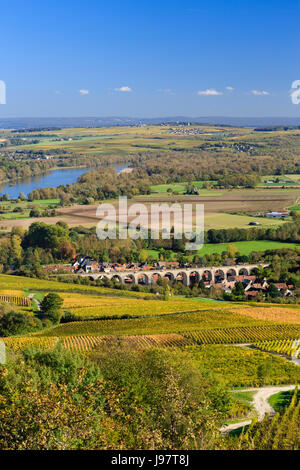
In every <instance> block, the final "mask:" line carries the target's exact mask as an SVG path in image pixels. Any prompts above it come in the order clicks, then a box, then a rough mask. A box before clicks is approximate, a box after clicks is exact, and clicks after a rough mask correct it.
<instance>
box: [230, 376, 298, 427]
mask: <svg viewBox="0 0 300 470" xmlns="http://www.w3.org/2000/svg"><path fill="white" fill-rule="evenodd" d="M295 387H296V385H282V386H274V387H273V386H271V387H260V388H247V389H242V390H234V392H233V393H235V392H256V393H255V394H254V395H253V402H252V405H253V407H254V409H255V411H256V413H257V419H258V421H262V419H263V418H264V416H265V414H267V413H269V414H270V416H272V415H274V413H275V411H274V409H273V408H272V407H271V405H270V403H269V402H268V399H269V398H270V397H271V396H272V395H275V394H276V393H279V392H287V391H289V390H294V389H295ZM251 421H252V420H251V419H247V420H244V421H240V422H239V423H232V424H228V425H225V426H222V428H221V431H222V432H223V433H228V432H230V431H233V430H234V429H238V428H242V427H244V426H247V425H248V424H250V423H251Z"/></svg>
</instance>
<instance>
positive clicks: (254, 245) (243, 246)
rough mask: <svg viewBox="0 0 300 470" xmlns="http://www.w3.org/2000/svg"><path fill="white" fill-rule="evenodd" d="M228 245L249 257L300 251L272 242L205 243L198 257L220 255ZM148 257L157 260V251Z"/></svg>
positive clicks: (289, 244)
mask: <svg viewBox="0 0 300 470" xmlns="http://www.w3.org/2000/svg"><path fill="white" fill-rule="evenodd" d="M228 245H234V246H235V247H236V248H237V250H238V252H239V253H240V254H241V255H249V254H250V253H251V252H252V251H266V250H281V249H283V248H290V249H295V248H298V249H300V244H298V243H285V242H276V241H272V240H255V241H243V242H232V243H207V244H206V245H204V246H203V248H201V249H200V250H199V252H198V254H199V255H200V256H204V255H211V254H214V253H218V254H222V252H223V251H226V249H227V246H228ZM146 251H147V253H148V255H149V256H152V257H153V258H154V259H156V260H158V259H159V251H156V250H146Z"/></svg>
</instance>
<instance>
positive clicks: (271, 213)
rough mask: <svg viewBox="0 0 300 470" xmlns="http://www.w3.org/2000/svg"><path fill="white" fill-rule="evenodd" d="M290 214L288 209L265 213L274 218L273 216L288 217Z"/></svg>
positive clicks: (266, 215) (278, 217)
mask: <svg viewBox="0 0 300 470" xmlns="http://www.w3.org/2000/svg"><path fill="white" fill-rule="evenodd" d="M288 216H289V212H288V211H272V212H267V213H266V214H265V217H268V218H269V219H272V218H277V219H281V218H286V217H288Z"/></svg>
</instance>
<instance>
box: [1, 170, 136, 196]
mask: <svg viewBox="0 0 300 470" xmlns="http://www.w3.org/2000/svg"><path fill="white" fill-rule="evenodd" d="M114 168H115V170H116V171H117V172H118V173H120V172H121V171H122V170H124V169H125V168H128V167H127V166H126V165H119V166H115V167H114ZM88 171H92V168H60V169H57V170H49V171H48V172H47V173H44V174H42V175H37V176H30V177H28V178H24V179H23V178H22V179H20V180H17V181H15V182H13V183H4V184H2V185H0V195H2V194H9V196H10V199H17V198H18V197H19V194H20V193H24V194H25V196H28V194H29V193H30V192H31V191H33V190H34V189H39V188H49V187H52V188H57V187H58V186H60V185H61V184H72V183H75V181H76V180H77V178H79V176H81V175H83V174H84V173H87V172H88Z"/></svg>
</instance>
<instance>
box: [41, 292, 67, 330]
mask: <svg viewBox="0 0 300 470" xmlns="http://www.w3.org/2000/svg"><path fill="white" fill-rule="evenodd" d="M63 302H64V301H63V299H62V298H61V297H60V296H59V295H58V294H56V293H54V292H51V293H50V294H48V295H46V296H45V297H44V299H43V301H42V303H41V311H42V313H43V314H44V316H45V317H47V318H49V320H51V321H52V322H53V323H58V322H59V320H60V318H61V313H60V308H61V306H62V304H63Z"/></svg>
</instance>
